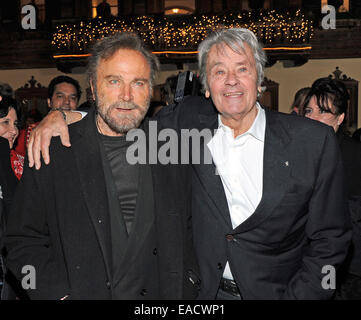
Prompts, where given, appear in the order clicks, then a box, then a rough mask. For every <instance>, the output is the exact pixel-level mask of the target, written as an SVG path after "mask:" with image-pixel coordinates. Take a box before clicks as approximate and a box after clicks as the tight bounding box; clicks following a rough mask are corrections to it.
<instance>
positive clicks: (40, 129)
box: [27, 111, 82, 170]
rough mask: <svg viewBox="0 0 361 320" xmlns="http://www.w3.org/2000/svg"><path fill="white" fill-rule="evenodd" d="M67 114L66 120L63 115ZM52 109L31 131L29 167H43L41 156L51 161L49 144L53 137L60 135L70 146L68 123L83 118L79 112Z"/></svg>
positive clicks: (28, 148) (46, 160) (63, 142)
mask: <svg viewBox="0 0 361 320" xmlns="http://www.w3.org/2000/svg"><path fill="white" fill-rule="evenodd" d="M63 112H64V113H65V115H66V121H65V119H64V116H63ZM63 112H61V111H52V112H49V114H48V115H47V116H46V117H45V118H44V119H43V120H42V121H41V122H40V123H39V124H38V125H37V126H36V127H35V128H34V129H33V130H32V131H31V134H30V138H29V143H28V146H27V151H28V158H29V167H33V166H34V165H35V168H36V169H37V170H38V169H40V167H41V160H40V157H41V156H42V157H43V159H44V162H45V164H49V163H50V156H49V145H50V141H51V138H52V137H56V136H60V140H61V143H62V144H63V145H64V146H65V147H70V146H71V144H70V139H69V131H68V124H71V123H73V122H77V121H79V120H81V118H82V115H81V114H80V113H78V112H70V111H63Z"/></svg>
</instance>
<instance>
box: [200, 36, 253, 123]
mask: <svg viewBox="0 0 361 320" xmlns="http://www.w3.org/2000/svg"><path fill="white" fill-rule="evenodd" d="M206 70H207V83H208V87H209V91H208V94H210V96H211V97H212V100H213V103H214V104H215V106H216V108H217V110H218V111H219V113H220V114H221V117H222V121H227V120H230V119H233V120H239V119H243V118H244V117H245V116H246V115H247V114H248V113H250V112H251V111H252V110H256V108H255V105H256V100H257V90H259V89H260V88H258V87H257V71H256V62H255V59H254V56H253V53H252V50H251V48H250V47H249V46H248V45H247V44H246V43H245V44H244V49H242V48H240V50H239V52H235V51H233V50H232V49H231V48H230V47H228V46H227V45H226V44H221V45H213V46H212V47H211V50H210V51H209V54H208V59H207V66H206ZM206 94H207V92H206Z"/></svg>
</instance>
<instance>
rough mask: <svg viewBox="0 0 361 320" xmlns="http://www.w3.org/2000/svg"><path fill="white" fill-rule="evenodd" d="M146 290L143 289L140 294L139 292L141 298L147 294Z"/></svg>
mask: <svg viewBox="0 0 361 320" xmlns="http://www.w3.org/2000/svg"><path fill="white" fill-rule="evenodd" d="M147 293H148V292H147V290H146V289H143V290H142V291H141V292H140V295H141V296H145V295H146V294H147Z"/></svg>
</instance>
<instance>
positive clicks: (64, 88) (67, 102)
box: [48, 82, 78, 110]
mask: <svg viewBox="0 0 361 320" xmlns="http://www.w3.org/2000/svg"><path fill="white" fill-rule="evenodd" d="M48 106H49V108H61V109H64V110H75V109H76V108H77V106H78V96H77V91H76V88H75V87H74V86H73V85H72V84H71V83H68V82H62V83H58V84H57V85H56V86H55V89H54V93H53V96H52V97H51V99H48Z"/></svg>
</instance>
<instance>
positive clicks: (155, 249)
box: [153, 248, 158, 256]
mask: <svg viewBox="0 0 361 320" xmlns="http://www.w3.org/2000/svg"><path fill="white" fill-rule="evenodd" d="M157 253H158V251H157V248H154V250H153V254H154V255H155V256H156V255H157Z"/></svg>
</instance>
